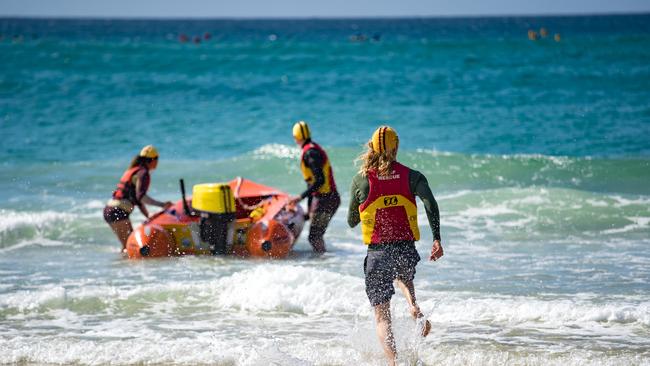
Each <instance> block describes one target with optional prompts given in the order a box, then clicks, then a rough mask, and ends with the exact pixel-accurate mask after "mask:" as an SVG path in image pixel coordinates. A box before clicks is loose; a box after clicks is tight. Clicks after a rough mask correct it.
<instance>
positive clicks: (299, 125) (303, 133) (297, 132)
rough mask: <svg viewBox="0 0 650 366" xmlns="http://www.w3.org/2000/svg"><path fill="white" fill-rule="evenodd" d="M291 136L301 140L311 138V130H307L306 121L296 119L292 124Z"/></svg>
mask: <svg viewBox="0 0 650 366" xmlns="http://www.w3.org/2000/svg"><path fill="white" fill-rule="evenodd" d="M293 137H295V138H296V139H298V140H303V141H304V140H307V139H310V138H311V132H309V126H307V122H305V121H298V122H296V124H295V125H293Z"/></svg>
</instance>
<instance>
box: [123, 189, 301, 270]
mask: <svg viewBox="0 0 650 366" xmlns="http://www.w3.org/2000/svg"><path fill="white" fill-rule="evenodd" d="M180 183H181V193H182V199H181V200H180V201H178V202H176V204H174V205H172V206H171V207H169V208H167V209H165V210H163V211H160V212H158V213H156V214H155V215H153V216H152V217H151V218H149V219H148V220H147V221H145V222H144V223H143V224H142V225H140V226H138V227H137V228H136V229H135V230H133V232H132V233H131V235H130V236H129V238H128V240H127V244H126V252H127V255H128V257H129V258H151V257H169V256H183V255H228V254H234V255H238V256H254V257H273V258H281V257H284V256H286V255H287V254H288V253H289V252H290V251H291V249H292V248H293V245H294V244H295V242H296V240H297V239H298V236H299V235H300V232H301V231H302V228H303V226H304V223H305V217H304V212H303V210H302V208H301V207H300V205H290V204H289V195H287V194H286V193H284V192H281V191H279V190H277V189H274V188H271V187H267V186H264V185H261V184H258V183H255V182H252V181H250V180H246V179H243V178H241V177H239V178H236V179H234V180H232V181H230V182H228V183H210V184H197V185H195V186H194V187H193V190H192V197H191V198H186V197H185V187H184V183H183V181H182V180H181V182H180Z"/></svg>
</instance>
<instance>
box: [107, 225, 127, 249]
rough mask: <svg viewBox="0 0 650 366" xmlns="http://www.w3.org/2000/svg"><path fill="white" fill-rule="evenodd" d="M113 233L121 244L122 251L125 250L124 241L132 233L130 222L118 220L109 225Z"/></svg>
mask: <svg viewBox="0 0 650 366" xmlns="http://www.w3.org/2000/svg"><path fill="white" fill-rule="evenodd" d="M109 225H110V227H111V229H113V232H114V233H115V235H116V236H117V238H118V239H119V240H120V243H122V251H125V250H126V240H127V239H128V238H129V235H131V232H133V226H131V220H120V221H115V222H114V223H111V224H109Z"/></svg>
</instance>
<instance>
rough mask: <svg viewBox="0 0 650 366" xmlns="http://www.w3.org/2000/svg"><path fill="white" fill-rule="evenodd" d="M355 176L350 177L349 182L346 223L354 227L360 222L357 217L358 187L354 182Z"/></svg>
mask: <svg viewBox="0 0 650 366" xmlns="http://www.w3.org/2000/svg"><path fill="white" fill-rule="evenodd" d="M356 180H357V177H356V176H355V177H354V178H353V179H352V184H350V207H348V225H350V227H355V226H357V225H358V224H359V222H361V218H360V217H359V199H358V197H359V188H358V187H357V183H356Z"/></svg>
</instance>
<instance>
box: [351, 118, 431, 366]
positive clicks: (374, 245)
mask: <svg viewBox="0 0 650 366" xmlns="http://www.w3.org/2000/svg"><path fill="white" fill-rule="evenodd" d="M398 147H399V138H398V136H397V133H396V132H395V130H393V129H392V128H390V127H387V126H382V127H380V128H378V129H377V130H376V131H375V132H374V133H373V135H372V139H371V140H370V141H369V142H368V150H367V151H366V152H365V153H364V154H362V155H361V156H360V157H359V161H361V163H362V166H361V168H360V170H359V173H358V174H357V175H356V176H355V177H354V178H353V180H352V184H351V187H350V207H349V211H348V224H349V225H350V227H355V226H357V224H359V223H361V234H362V237H363V243H364V244H366V245H367V246H368V252H367V255H366V258H365V261H364V273H365V282H366V294H367V295H368V299H369V300H370V304H371V305H372V306H373V307H374V310H375V320H376V323H377V336H378V337H379V342H380V343H381V345H382V347H383V349H384V353H385V354H386V356H387V357H388V360H389V364H390V365H394V364H395V362H396V357H397V349H396V347H395V339H394V337H393V332H392V327H391V314H390V299H391V297H392V296H393V294H394V293H395V288H394V286H393V281H394V280H397V281H396V282H397V284H398V286H399V288H400V290H401V291H402V293H404V296H405V297H406V301H407V302H408V305H409V308H410V313H411V316H412V317H413V318H414V319H415V320H416V324H417V326H418V329H419V331H420V332H421V335H422V336H423V337H426V336H427V335H428V334H429V331H430V330H431V323H430V322H429V321H428V320H426V319H424V315H423V314H422V312H421V311H420V307H419V306H418V304H417V302H416V298H415V287H414V285H413V279H414V277H415V266H416V264H417V263H418V262H419V261H420V256H419V254H418V252H417V250H416V249H415V242H416V241H417V240H419V239H420V232H419V229H418V221H417V218H418V213H417V205H416V202H415V196H418V197H420V199H421V200H422V202H423V203H424V209H425V211H426V213H427V218H428V221H429V226H430V227H431V231H432V233H433V246H432V248H431V254H430V256H429V260H434V261H435V260H437V259H439V258H440V257H442V255H443V250H442V245H441V244H440V216H439V211H438V204H437V202H436V200H435V198H434V197H433V194H432V193H431V189H430V188H429V183H428V182H427V179H426V178H425V177H424V175H422V173H420V172H418V171H415V170H413V169H410V168H408V167H406V166H404V165H402V164H400V163H398V162H397V161H396V157H397V149H398Z"/></svg>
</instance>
